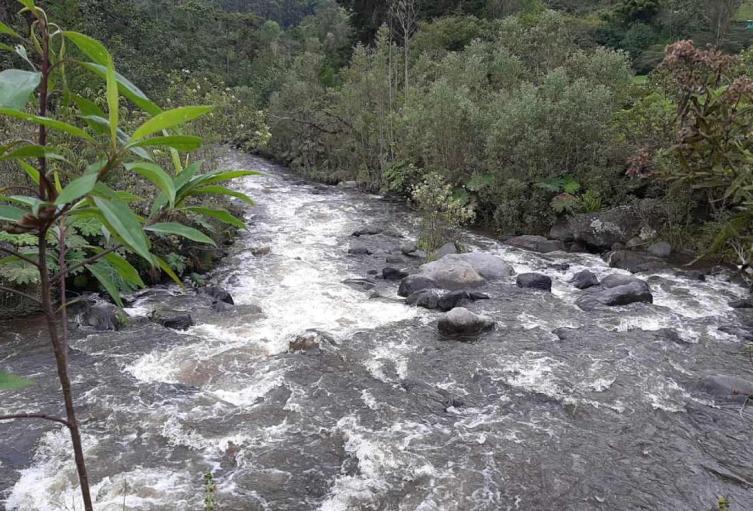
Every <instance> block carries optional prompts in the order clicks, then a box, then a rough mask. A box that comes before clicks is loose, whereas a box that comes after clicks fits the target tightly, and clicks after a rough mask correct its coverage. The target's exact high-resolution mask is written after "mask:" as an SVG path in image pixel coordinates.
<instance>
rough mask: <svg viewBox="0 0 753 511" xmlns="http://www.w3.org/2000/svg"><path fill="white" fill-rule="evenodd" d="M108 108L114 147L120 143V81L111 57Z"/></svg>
mask: <svg viewBox="0 0 753 511" xmlns="http://www.w3.org/2000/svg"><path fill="white" fill-rule="evenodd" d="M105 76H106V80H107V110H108V112H109V114H110V116H109V119H110V138H111V140H112V147H113V148H115V147H117V144H118V124H119V123H120V105H119V102H120V95H119V94H118V81H117V78H116V77H115V65H114V64H113V62H112V59H110V62H109V63H108V65H107V74H106V75H105Z"/></svg>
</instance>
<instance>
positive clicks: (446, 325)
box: [439, 307, 494, 336]
mask: <svg viewBox="0 0 753 511" xmlns="http://www.w3.org/2000/svg"><path fill="white" fill-rule="evenodd" d="M493 328H494V320H492V319H491V318H490V317H488V316H483V315H480V314H474V313H473V312H471V311H469V310H468V309H466V308H464V307H456V308H455V309H452V310H451V311H450V312H448V313H447V314H445V315H444V316H443V317H442V318H441V319H440V320H439V332H440V333H441V334H443V335H447V336H475V335H479V334H481V333H483V332H486V331H488V330H491V329H493Z"/></svg>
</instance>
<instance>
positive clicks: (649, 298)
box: [575, 279, 654, 311]
mask: <svg viewBox="0 0 753 511" xmlns="http://www.w3.org/2000/svg"><path fill="white" fill-rule="evenodd" d="M602 285H604V282H602ZM653 301H654V297H653V295H652V294H651V288H650V287H649V285H648V284H647V283H646V282H644V281H642V280H640V279H635V280H633V281H631V282H628V283H626V284H622V285H618V286H614V287H606V286H605V287H604V288H603V289H594V288H592V289H591V290H588V291H587V292H586V293H585V294H584V295H583V296H581V297H580V298H578V299H577V300H576V301H575V304H576V305H577V306H578V307H580V308H581V309H583V310H586V311H588V310H593V309H595V308H597V307H599V306H600V305H606V306H609V307H614V306H619V305H629V304H631V303H637V302H642V303H653Z"/></svg>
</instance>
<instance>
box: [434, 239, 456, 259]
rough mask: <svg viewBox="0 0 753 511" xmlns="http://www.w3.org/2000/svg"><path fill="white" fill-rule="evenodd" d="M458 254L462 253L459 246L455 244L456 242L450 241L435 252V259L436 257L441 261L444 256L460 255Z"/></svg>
mask: <svg viewBox="0 0 753 511" xmlns="http://www.w3.org/2000/svg"><path fill="white" fill-rule="evenodd" d="M458 253H460V250H458V246H457V245H456V244H455V242H454V241H450V242H448V243H445V244H444V245H442V246H441V247H439V248H438V249H437V250H436V251H435V252H434V257H436V258H437V259H441V258H443V257H444V256H447V255H452V254H458Z"/></svg>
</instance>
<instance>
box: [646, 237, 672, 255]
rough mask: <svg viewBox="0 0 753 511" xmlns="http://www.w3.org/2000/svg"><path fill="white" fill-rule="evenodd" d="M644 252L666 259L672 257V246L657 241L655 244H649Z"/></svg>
mask: <svg viewBox="0 0 753 511" xmlns="http://www.w3.org/2000/svg"><path fill="white" fill-rule="evenodd" d="M646 251H647V252H648V253H649V254H651V255H653V256H656V257H661V258H662V259H666V258H667V257H669V256H671V255H672V245H670V244H669V243H667V242H666V241H657V242H656V243H653V244H651V245H650V246H649V247H648V248H647V249H646Z"/></svg>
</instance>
